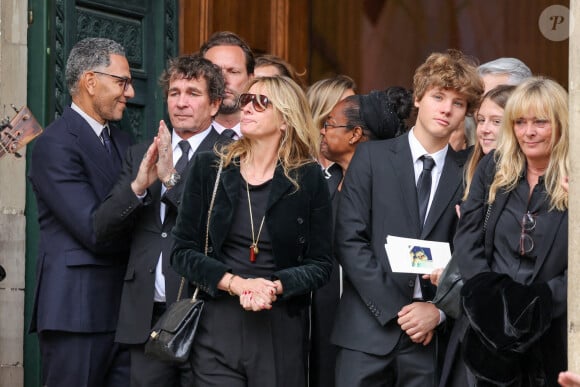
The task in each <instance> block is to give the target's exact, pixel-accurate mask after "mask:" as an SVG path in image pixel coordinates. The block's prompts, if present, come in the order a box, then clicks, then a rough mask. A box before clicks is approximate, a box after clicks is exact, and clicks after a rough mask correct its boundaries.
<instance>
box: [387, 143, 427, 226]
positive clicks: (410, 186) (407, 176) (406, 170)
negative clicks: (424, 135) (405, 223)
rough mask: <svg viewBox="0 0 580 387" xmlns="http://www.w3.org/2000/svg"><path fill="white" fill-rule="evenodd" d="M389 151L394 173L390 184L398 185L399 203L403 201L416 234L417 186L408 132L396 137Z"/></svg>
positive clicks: (417, 217)
mask: <svg viewBox="0 0 580 387" xmlns="http://www.w3.org/2000/svg"><path fill="white" fill-rule="evenodd" d="M391 152H393V157H392V160H393V171H394V173H395V175H396V178H395V181H394V182H391V184H397V185H398V186H399V190H400V194H401V201H400V203H405V206H406V207H407V211H406V213H407V214H409V216H410V219H411V221H412V224H413V225H414V228H415V235H417V236H418V235H419V233H420V229H421V227H420V222H419V205H418V199H417V186H416V184H415V169H414V168H413V156H412V155H411V147H410V146H409V138H408V134H405V135H403V136H400V137H397V139H396V140H395V144H394V146H393V148H392V149H391Z"/></svg>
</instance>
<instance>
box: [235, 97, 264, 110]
mask: <svg viewBox="0 0 580 387" xmlns="http://www.w3.org/2000/svg"><path fill="white" fill-rule="evenodd" d="M250 102H252V106H253V107H254V110H255V111H257V112H263V111H264V110H266V109H267V108H268V105H269V104H270V103H271V102H270V100H269V99H268V97H266V96H265V95H262V94H249V93H244V94H240V98H239V100H238V105H239V106H240V108H242V107H244V106H246V105H247V104H249V103H250Z"/></svg>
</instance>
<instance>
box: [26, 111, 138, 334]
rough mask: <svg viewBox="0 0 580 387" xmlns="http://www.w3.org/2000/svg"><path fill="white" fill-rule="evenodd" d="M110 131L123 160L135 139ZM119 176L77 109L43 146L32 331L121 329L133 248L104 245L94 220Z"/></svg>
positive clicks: (50, 131)
mask: <svg viewBox="0 0 580 387" xmlns="http://www.w3.org/2000/svg"><path fill="white" fill-rule="evenodd" d="M109 127H110V130H111V137H112V138H113V143H114V145H115V147H116V150H117V152H118V153H119V154H120V155H123V154H124V153H125V151H126V150H127V148H128V147H129V145H130V143H131V140H130V137H129V135H128V134H127V133H124V132H122V131H120V130H119V129H118V128H117V127H115V126H114V125H112V124H110V125H109ZM119 171H120V166H119V165H117V164H116V163H114V162H113V161H112V159H111V157H110V155H109V154H108V153H107V151H106V149H105V147H104V146H103V144H102V143H101V141H100V139H99V138H98V137H97V136H96V135H95V132H94V131H93V130H92V128H91V126H90V125H89V124H88V123H87V122H86V121H85V120H84V119H83V118H82V117H81V116H80V115H79V114H78V113H77V112H75V111H74V110H72V109H71V108H70V107H66V108H65V109H64V112H63V114H62V116H61V117H60V118H59V119H57V120H56V121H54V122H53V123H52V124H50V125H49V126H48V127H47V128H46V130H45V131H44V133H42V135H40V137H39V138H38V139H37V140H36V143H35V146H34V150H33V152H32V158H31V167H30V171H29V174H28V178H29V179H30V183H31V185H32V188H33V190H34V193H35V195H36V200H37V203H38V221H39V223H40V244H39V247H38V261H37V277H36V293H35V299H34V306H33V317H32V322H31V330H32V331H42V330H58V331H68V332H88V333H90V332H113V331H114V330H115V328H116V326H117V314H118V309H119V302H120V299H121V287H122V284H123V275H124V273H125V268H126V264H127V255H128V246H127V244H126V243H125V241H124V240H115V239H111V240H107V241H99V240H98V239H97V238H96V236H95V230H94V228H93V217H92V216H93V213H94V211H95V210H96V208H97V207H98V206H99V205H100V204H101V202H102V201H103V200H104V198H105V196H106V195H107V193H108V192H109V191H110V190H111V188H112V187H113V185H114V183H115V182H116V181H117V178H118V176H119Z"/></svg>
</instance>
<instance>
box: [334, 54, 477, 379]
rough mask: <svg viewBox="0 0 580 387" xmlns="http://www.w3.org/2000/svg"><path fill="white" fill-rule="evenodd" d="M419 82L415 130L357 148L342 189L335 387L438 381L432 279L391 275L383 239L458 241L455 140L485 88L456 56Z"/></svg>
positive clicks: (424, 69)
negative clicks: (341, 284)
mask: <svg viewBox="0 0 580 387" xmlns="http://www.w3.org/2000/svg"><path fill="white" fill-rule="evenodd" d="M413 81H414V87H413V89H414V99H415V107H416V108H417V109H418V115H417V121H416V123H415V126H414V127H413V128H412V129H411V130H410V131H409V132H408V133H406V134H404V135H402V136H400V137H397V138H395V139H391V140H385V141H370V142H366V143H363V144H361V145H359V147H358V148H357V151H356V153H355V155H354V157H353V159H352V161H351V163H350V165H349V169H348V172H347V174H346V177H345V181H344V184H343V188H342V193H341V194H342V196H341V201H340V203H339V210H338V213H337V221H336V236H335V241H336V242H335V243H336V254H337V257H338V260H339V262H340V264H341V265H342V267H343V270H344V274H345V276H344V290H343V294H342V298H341V300H340V304H339V309H338V313H337V317H336V321H335V326H334V331H333V334H332V341H333V342H334V343H335V344H336V345H338V346H339V347H340V349H339V352H338V357H337V363H336V381H337V386H338V387H343V386H344V387H356V386H404V387H415V386H416V387H419V386H421V387H429V386H435V385H436V382H437V380H436V378H437V375H436V374H437V372H436V364H437V361H436V350H437V345H436V342H437V337H436V328H437V326H438V325H439V324H441V323H442V322H443V321H444V320H445V317H444V316H445V315H444V314H443V313H442V312H441V311H439V310H438V309H437V308H436V307H435V306H434V305H433V304H431V303H429V302H427V301H429V300H430V299H432V297H433V295H434V287H433V286H432V285H431V284H430V283H429V282H428V281H427V280H424V279H421V278H419V277H418V276H417V275H416V274H404V273H393V272H392V271H391V268H390V265H389V262H388V258H387V254H386V251H385V242H386V237H387V236H388V235H393V236H399V237H409V238H418V239H424V240H432V241H442V242H451V241H452V238H453V234H454V231H455V227H456V223H457V215H456V213H455V204H457V203H458V202H459V200H460V198H461V194H462V178H461V176H462V166H463V162H464V160H462V157H461V156H460V155H459V154H458V153H456V152H454V151H453V149H451V148H450V147H449V145H448V143H449V136H450V135H451V133H452V132H453V131H454V130H455V129H456V128H457V126H458V125H459V124H460V123H461V122H462V121H463V119H464V118H465V115H466V114H468V113H471V112H473V110H474V109H475V107H476V104H477V102H478V100H479V97H480V95H481V93H482V91H483V84H482V82H481V80H480V78H479V76H478V74H477V71H476V68H475V66H474V65H473V64H471V63H470V62H469V61H468V60H467V59H466V58H465V57H464V56H463V55H462V54H461V53H460V52H459V51H455V50H449V51H448V52H447V53H434V54H432V55H430V56H429V57H428V58H427V60H426V62H425V63H423V64H422V65H421V66H420V67H419V68H418V69H417V70H416V72H415V75H414V78H413ZM424 160H425V161H424ZM421 175H423V176H421ZM425 179H428V180H429V185H428V186H427V185H426V184H424V182H425V181H426V180H425ZM418 182H423V183H420V184H419V185H420V187H421V186H423V187H428V189H427V191H426V192H425V191H424V190H423V192H420V191H422V189H421V188H420V189H419V191H418V189H417V183H418ZM426 195H427V196H426ZM421 204H422V206H421ZM391 258H394V259H397V257H391ZM398 259H408V257H398Z"/></svg>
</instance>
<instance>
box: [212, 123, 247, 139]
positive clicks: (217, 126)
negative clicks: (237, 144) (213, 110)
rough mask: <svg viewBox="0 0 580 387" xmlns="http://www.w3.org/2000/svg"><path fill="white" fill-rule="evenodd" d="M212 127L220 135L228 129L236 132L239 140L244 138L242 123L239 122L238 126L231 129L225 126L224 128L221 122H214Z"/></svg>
mask: <svg viewBox="0 0 580 387" xmlns="http://www.w3.org/2000/svg"><path fill="white" fill-rule="evenodd" d="M212 125H213V127H214V129H215V130H216V131H217V132H218V133H219V134H222V132H223V131H224V130H226V129H232V130H233V131H234V132H236V134H237V136H238V138H241V137H242V131H241V129H240V123H239V122H238V123H237V124H236V125H234V126H232V127H231V128H226V127H225V126H223V125H222V124H220V123H219V122H217V121H216V120H213V121H212Z"/></svg>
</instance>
